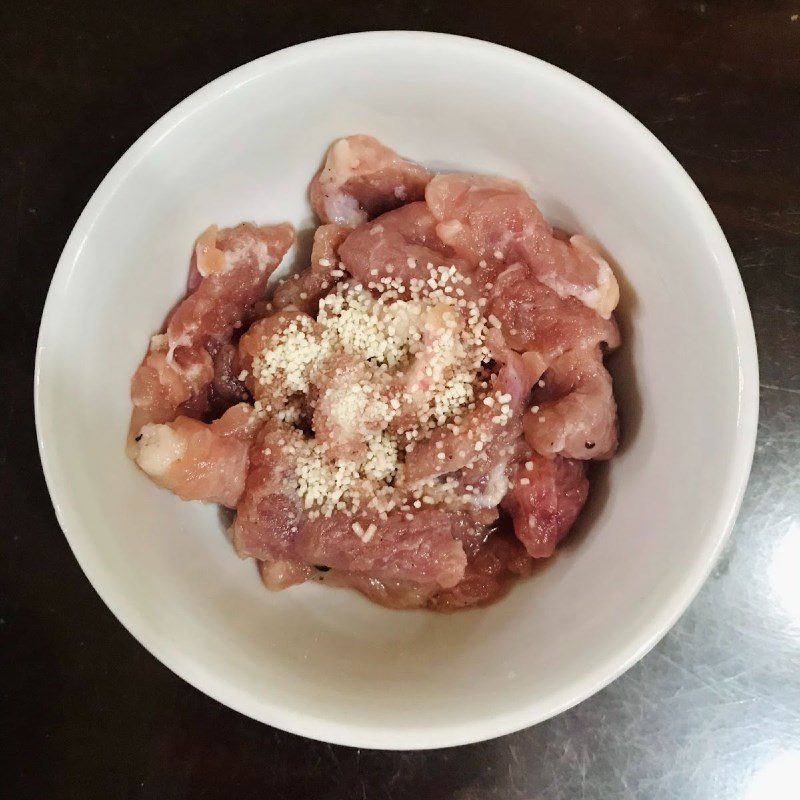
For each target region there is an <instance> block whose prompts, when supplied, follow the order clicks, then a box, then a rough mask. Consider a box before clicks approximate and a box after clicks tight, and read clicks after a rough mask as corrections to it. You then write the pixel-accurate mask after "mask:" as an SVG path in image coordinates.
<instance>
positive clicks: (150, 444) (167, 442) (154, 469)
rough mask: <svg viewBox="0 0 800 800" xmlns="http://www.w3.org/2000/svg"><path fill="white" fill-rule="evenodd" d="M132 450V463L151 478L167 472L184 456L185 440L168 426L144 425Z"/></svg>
mask: <svg viewBox="0 0 800 800" xmlns="http://www.w3.org/2000/svg"><path fill="white" fill-rule="evenodd" d="M140 437H141V438H140V439H139V441H138V442H137V443H136V446H135V450H134V456H133V458H134V461H135V462H136V463H137V464H138V465H139V466H140V467H141V469H142V470H143V471H144V472H146V473H147V474H148V475H150V476H151V477H153V478H158V477H161V476H162V475H165V474H166V472H167V470H169V468H170V467H171V466H172V465H173V464H174V463H175V462H176V461H180V460H181V459H182V458H183V457H184V455H185V454H186V439H185V437H183V436H180V435H179V434H177V433H176V432H175V431H174V430H172V428H171V427H170V426H169V425H155V424H152V423H151V424H148V425H145V426H144V427H143V428H142V430H141V432H140Z"/></svg>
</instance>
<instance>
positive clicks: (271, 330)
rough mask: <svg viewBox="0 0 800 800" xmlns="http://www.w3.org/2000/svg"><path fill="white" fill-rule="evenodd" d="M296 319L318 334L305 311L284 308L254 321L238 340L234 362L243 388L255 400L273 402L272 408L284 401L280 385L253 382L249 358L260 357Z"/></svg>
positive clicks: (251, 363)
mask: <svg viewBox="0 0 800 800" xmlns="http://www.w3.org/2000/svg"><path fill="white" fill-rule="evenodd" d="M300 320H303V321H305V322H306V323H308V326H309V330H310V331H313V332H316V333H321V332H322V326H321V325H318V324H317V323H316V322H315V321H314V319H313V318H312V317H310V316H309V315H308V314H306V313H305V312H303V311H299V310H297V309H294V308H285V309H282V310H281V311H275V312H272V313H270V314H269V316H266V317H263V318H261V319H259V320H256V321H255V322H254V323H253V324H252V325H251V326H250V327H249V328H248V330H247V331H246V332H245V333H244V334H243V335H242V337H241V339H239V347H238V360H239V366H241V368H242V369H243V370H244V371H245V372H246V373H247V375H246V376H245V379H244V384H245V386H246V387H247V389H248V390H249V391H250V392H251V394H252V395H253V397H254V398H255V399H256V400H262V401H265V402H267V403H272V402H273V401H274V402H275V403H277V404H278V405H276V406H275V408H276V409H277V408H278V407H279V405H280V404H281V403H283V402H285V401H286V399H287V398H286V397H285V396H284V395H283V390H282V388H281V387H280V386H278V385H264V384H262V383H260V382H259V381H258V380H257V379H256V377H255V376H254V375H253V372H252V369H253V359H254V358H255V357H256V356H258V355H260V354H261V352H262V351H263V350H264V348H265V347H266V346H267V345H268V344H269V342H270V340H271V339H272V338H273V337H274V336H277V335H278V334H280V333H281V332H282V331H284V330H285V329H286V328H287V327H288V325H289V324H290V323H291V322H296V321H300Z"/></svg>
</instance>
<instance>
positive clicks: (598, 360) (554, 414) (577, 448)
mask: <svg viewBox="0 0 800 800" xmlns="http://www.w3.org/2000/svg"><path fill="white" fill-rule="evenodd" d="M542 382H543V384H544V385H543V386H542V388H540V389H537V390H536V391H535V392H534V402H535V403H536V404H537V405H536V406H535V407H536V408H537V411H536V412H535V413H534V412H531V413H528V414H526V415H525V419H524V430H525V439H526V440H527V442H528V444H530V446H531V447H532V448H533V449H534V450H535V451H536V452H537V453H540V454H541V455H543V456H553V455H562V456H565V457H567V458H583V459H586V458H592V459H608V458H611V456H613V455H614V453H615V452H616V449H617V439H618V432H617V404H616V402H615V401H614V392H613V388H612V385H611V375H609V373H608V370H607V369H606V368H605V367H604V366H603V355H602V353H601V352H600V348H599V347H590V348H577V349H575V350H570V351H569V352H567V353H565V354H564V355H563V356H561V357H560V358H558V359H556V360H555V361H554V362H553V363H552V364H551V365H550V369H548V370H547V372H545V374H544V376H543V378H542Z"/></svg>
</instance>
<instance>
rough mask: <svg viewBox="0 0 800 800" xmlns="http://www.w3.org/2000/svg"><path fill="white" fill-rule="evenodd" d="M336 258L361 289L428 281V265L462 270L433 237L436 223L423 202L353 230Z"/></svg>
mask: <svg viewBox="0 0 800 800" xmlns="http://www.w3.org/2000/svg"><path fill="white" fill-rule="evenodd" d="M339 256H340V257H341V259H342V263H343V265H344V267H345V269H347V271H348V272H349V273H350V274H351V275H352V276H353V277H354V278H356V279H357V280H359V281H361V283H363V284H364V285H367V284H369V283H378V282H380V281H382V280H387V281H388V280H392V281H397V282H398V283H400V284H402V285H403V286H405V287H408V285H409V282H410V281H411V279H412V278H417V279H419V280H422V281H426V280H427V279H428V277H429V274H428V269H427V265H428V264H432V265H433V266H434V267H436V266H442V265H447V266H450V265H455V266H456V268H458V269H459V270H460V271H464V270H465V269H466V265H465V262H464V261H463V260H462V259H459V258H456V256H455V253H454V252H453V250H452V249H451V248H449V247H447V246H446V245H445V244H444V242H442V240H441V239H440V238H439V237H438V236H437V234H436V219H435V218H434V217H433V215H432V214H431V212H430V210H429V209H428V207H427V206H426V205H425V203H423V202H419V203H409V204H408V205H406V206H402V207H401V208H398V209H396V210H395V211H389V212H388V213H386V214H383V215H381V216H380V217H378V218H377V219H376V220H374V221H373V222H370V223H368V224H366V225H362V226H361V227H359V228H357V229H356V230H355V231H353V232H352V233H351V234H350V235H349V236H348V237H347V239H345V241H344V243H343V244H342V245H341V246H340V247H339Z"/></svg>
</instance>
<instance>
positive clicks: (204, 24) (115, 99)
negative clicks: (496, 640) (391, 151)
mask: <svg viewBox="0 0 800 800" xmlns="http://www.w3.org/2000/svg"><path fill="white" fill-rule="evenodd" d="M799 14H800V5H798V4H797V3H796V2H786V1H784V0H763V2H745V1H744V0H730V1H729V2H713V1H712V0H706V2H678V0H608V2H591V1H589V0H551V2H525V1H524V0H518V2H506V3H492V4H486V3H482V2H480V0H460V2H451V1H447V2H435V0H412V1H411V2H405V3H395V2H381V1H379V0H372V1H371V2H367V0H342V2H340V3H339V4H328V3H324V2H318V1H317V0H306V2H303V3H300V2H294V1H293V0H285V1H284V2H270V0H263V2H261V3H253V2H246V0H229V2H227V3H224V4H223V3H213V2H210V0H195V2H192V3H184V4H174V3H170V2H168V1H167V0H162V2H158V3H156V2H152V1H151V0H143V2H138V3H133V2H119V3H114V4H109V3H104V2H99V1H98V0H84V1H83V2H71V1H70V0H65V1H64V2H60V3H48V2H43V3H23V2H19V1H18V0H5V2H4V3H3V4H2V5H0V75H2V80H1V81H0V100H2V103H0V106H2V108H3V121H2V123H1V124H0V186H2V192H0V204H2V214H0V253H2V254H3V257H4V260H3V278H2V281H0V291H1V292H2V300H3V306H2V308H3V314H2V315H1V316H0V320H2V322H0V324H2V328H3V335H2V337H0V353H1V354H2V355H1V357H0V370H2V375H3V378H4V382H3V393H2V398H3V399H2V406H3V414H2V424H0V469H2V482H0V492H1V493H2V508H3V509H4V511H5V513H6V523H5V525H4V531H3V534H2V537H0V542H1V544H0V549H1V551H2V559H0V659H1V661H0V669H1V670H2V672H0V698H1V701H0V720H1V722H0V737H2V738H0V794H1V795H2V796H4V797H9V798H37V799H38V798H81V799H82V800H85V798H95V797H97V798H142V799H144V798H158V799H159V800H160V799H161V798H173V797H176V798H177V797H191V798H217V797H219V798H227V797H238V798H243V799H244V798H251V797H252V798H306V797H308V798H320V797H324V798H331V799H334V798H340V797H341V798H370V799H372V798H375V800H378V798H395V799H397V800H402V799H404V798H409V799H410V798H415V799H416V798H429V797H430V798H454V799H457V800H472V799H480V800H484V799H488V798H502V800H510V799H511V798H531V799H533V798H536V799H537V800H578V799H579V798H647V800H651V799H652V800H661V799H662V798H663V799H664V800H676V798H680V799H681V800H693V799H694V798H697V800H730V799H731V798H741V799H742V800H781V799H782V798H790V797H791V798H797V797H800V263H799V262H800V18H799V17H798V15H799ZM368 28H423V29H430V30H444V31H449V32H454V33H462V34H466V35H471V36H476V37H479V38H485V39H490V40H493V41H496V42H500V43H502V44H506V45H509V46H511V47H515V48H517V49H519V50H523V51H525V52H528V53H531V54H534V55H537V56H539V57H541V58H543V59H545V60H547V61H550V62H552V63H554V64H557V65H559V66H561V67H563V68H565V69H567V70H569V71H570V72H573V73H574V74H576V75H578V76H580V77H581V78H584V79H585V80H587V81H588V82H590V83H592V84H594V85H595V86H597V87H598V88H599V89H601V90H602V91H604V92H606V93H607V94H608V95H610V96H611V97H612V98H614V99H615V100H617V101H618V102H620V103H621V104H622V105H623V106H624V107H626V108H627V109H629V110H630V111H631V112H632V113H634V114H635V115H636V116H637V117H638V118H639V119H641V120H642V122H644V124H645V125H647V126H648V127H649V128H650V129H651V130H652V131H654V133H655V134H656V135H657V136H658V137H659V138H661V140H662V141H663V142H664V143H665V144H666V145H667V147H669V148H670V150H671V151H672V152H673V153H674V154H675V155H676V156H677V158H678V159H679V160H680V161H681V162H682V163H683V164H684V165H685V166H686V168H687V170H688V171H689V173H690V174H691V175H692V177H693V178H694V179H695V180H696V182H697V183H698V184H699V186H700V188H701V190H702V191H703V192H704V194H705V196H706V197H707V198H708V200H709V202H710V204H711V206H712V207H713V209H714V211H715V213H716V214H717V216H718V217H719V219H720V221H721V223H722V226H723V228H724V230H725V232H726V234H727V236H728V238H729V240H730V243H731V245H732V247H733V251H734V254H735V255H736V258H737V260H738V263H739V267H740V269H741V273H742V277H743V279H744V283H745V287H746V290H747V294H748V296H749V299H750V303H751V306H752V310H753V316H754V320H755V325H756V332H757V336H758V344H759V349H760V365H761V380H762V386H761V403H762V405H761V420H760V424H759V437H758V445H757V449H756V454H755V462H754V465H753V473H752V478H751V481H750V485H749V489H748V491H747V495H746V498H745V501H744V505H743V507H742V511H741V515H740V517H739V520H738V522H737V524H736V528H735V530H734V532H733V536H732V537H731V540H730V543H729V544H728V547H727V549H726V550H725V553H724V555H723V557H722V559H721V561H720V562H719V564H718V565H717V567H716V569H715V570H714V572H713V575H712V577H711V578H710V579H709V581H708V582H707V584H706V585H705V587H704V589H703V590H702V592H701V593H700V595H699V597H698V598H697V600H696V601H695V602H694V604H693V605H692V606H691V608H690V609H689V611H688V612H687V613H686V614H685V616H684V617H683V618H682V619H681V620H680V622H679V623H678V625H677V626H676V627H675V628H674V630H673V631H672V632H671V633H670V634H669V635H668V636H667V637H666V638H665V639H664V640H663V641H662V642H661V643H660V644H659V645H658V646H657V647H656V648H655V650H653V651H652V652H651V653H650V654H649V655H648V656H646V657H645V658H644V659H643V660H642V661H641V663H639V664H638V666H636V667H634V668H633V669H631V670H630V671H629V672H628V673H627V674H625V675H624V676H623V677H621V678H620V679H619V680H617V681H616V682H614V683H613V684H612V685H611V686H609V687H608V688H607V689H605V690H604V691H602V692H600V693H599V694H598V695H596V696H595V697H593V698H591V699H590V700H588V701H586V702H584V703H582V704H581V705H580V706H578V707H577V708H574V709H573V710H571V711H569V712H567V713H564V714H562V715H561V716H559V717H557V718H556V719H553V720H551V721H549V722H546V723H544V724H541V725H538V726H536V727H534V728H531V729H529V730H526V731H523V732H521V733H518V734H515V735H511V736H506V737H504V738H501V739H498V740H495V741H491V742H486V743H483V744H478V745H474V746H468V747H462V748H456V749H450V750H441V751H431V752H416V753H402V754H396V753H388V752H372V751H369V752H368V751H362V752H359V751H357V750H351V749H347V748H341V747H332V746H328V745H325V744H319V743H315V742H311V741H307V740H304V739H301V738H298V737H295V736H291V735H288V734H285V733H282V732H280V731H277V730H274V729H271V728H269V727H267V726H264V725H260V724H258V723H256V722H253V721H251V720H249V719H246V718H244V717H242V716H240V715H238V714H236V713H235V712H233V711H230V710H228V709H227V708H224V707H222V706H220V705H219V704H217V703H216V702H214V701H213V700H210V699H209V698H207V697H205V696H203V695H202V694H200V693H199V692H197V691H195V690H194V689H192V688H191V687H189V686H188V685H187V684H186V683H184V682H183V681H182V680H180V679H179V678H177V677H176V676H175V675H173V674H172V673H170V672H169V671H168V670H167V669H166V668H164V667H163V666H161V665H160V664H159V663H158V662H157V661H156V660H155V659H154V658H152V657H151V656H150V655H149V654H148V653H147V652H146V651H145V650H144V649H143V648H142V647H141V646H139V644H138V643H137V642H136V641H135V640H134V639H133V638H132V637H131V636H130V635H129V634H128V633H127V632H126V631H125V630H124V629H123V628H122V626H121V625H120V624H119V623H118V622H117V621H116V620H115V619H114V618H113V617H112V615H111V614H110V612H109V611H108V610H107V609H106V608H105V606H104V605H103V603H102V602H101V601H100V599H99V597H97V595H96V594H95V593H94V590H93V589H92V587H91V586H90V585H89V583H88V581H87V580H86V579H85V578H84V576H83V575H82V573H81V571H80V569H79V568H78V566H77V564H76V562H75V560H74V558H73V557H72V555H71V553H70V550H69V548H68V547H67V543H66V541H65V539H64V537H63V536H62V535H61V532H60V531H59V528H58V525H57V523H56V520H55V517H54V514H53V512H52V509H51V507H50V503H49V499H48V496H47V492H46V489H45V486H44V481H43V478H42V474H41V469H40V465H39V459H38V455H37V452H36V445H35V436H34V428H33V409H32V402H31V378H32V370H33V352H34V345H35V337H36V332H37V328H38V322H39V317H40V314H41V309H42V304H43V301H44V297H45V293H46V290H47V286H48V283H49V280H50V277H51V274H52V271H53V269H54V266H55V263H56V260H57V258H58V255H59V253H60V250H61V248H62V246H63V244H64V242H65V240H66V237H67V235H68V233H69V231H70V228H71V227H72V225H73V223H74V222H75V220H76V218H77V216H78V214H79V212H80V210H81V209H82V207H83V205H84V204H85V202H86V201H87V200H88V198H89V196H90V194H91V192H92V191H93V189H94V188H95V187H96V186H97V184H98V183H99V181H100V180H101V178H102V177H103V175H104V174H105V173H106V172H107V171H108V169H109V168H110V167H111V166H112V164H113V163H114V162H115V161H116V159H117V158H118V157H119V156H120V155H121V154H122V153H123V152H124V151H125V149H126V148H127V147H128V146H129V145H130V143H131V142H132V141H133V140H134V139H135V138H136V137H137V136H138V135H139V134H140V133H141V132H142V131H143V130H145V129H146V128H147V127H148V126H149V125H150V124H151V123H152V122H153V121H155V120H156V119H157V118H158V117H159V116H160V115H161V114H162V113H164V112H165V111H167V110H168V109H169V108H170V107H171V106H172V105H174V104H175V103H176V102H177V101H179V100H180V99H182V98H183V97H184V96H185V95H187V94H188V93H190V92H191V91H193V90H194V89H196V88H198V87H199V86H201V85H203V84H204V83H206V82H207V81H209V80H210V79H212V78H214V77H216V76H217V75H219V74H221V73H223V72H225V71H227V70H228V69H230V68H232V67H234V66H237V65H239V64H241V63H244V62H246V61H248V60H250V59H252V58H255V57H257V56H259V55H262V54H264V53H267V52H270V51H272V50H275V49H278V48H280V47H283V46H286V45H289V44H293V43H296V42H299V41H303V40H306V39H310V38H316V37H319V36H322V35H328V34H333V33H341V32H345V31H353V30H361V29H368Z"/></svg>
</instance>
